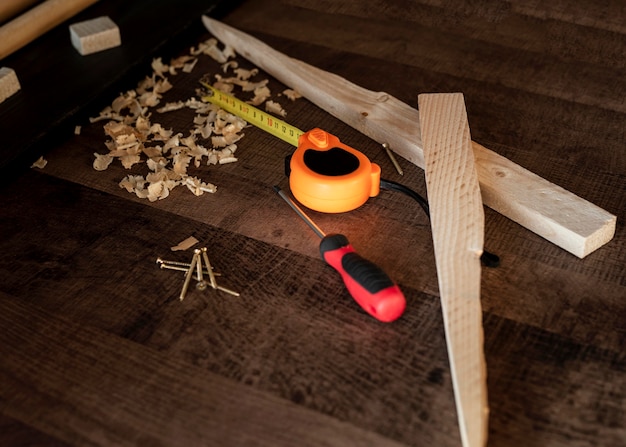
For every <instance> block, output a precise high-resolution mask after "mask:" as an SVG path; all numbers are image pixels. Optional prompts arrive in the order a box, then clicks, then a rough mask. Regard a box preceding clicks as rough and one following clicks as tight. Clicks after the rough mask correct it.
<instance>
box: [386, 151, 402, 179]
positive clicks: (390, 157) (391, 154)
mask: <svg viewBox="0 0 626 447" xmlns="http://www.w3.org/2000/svg"><path fill="white" fill-rule="evenodd" d="M382 146H383V148H384V149H385V152H387V156H388V157H389V159H390V160H391V162H392V163H393V166H394V167H395V168H396V171H398V174H400V175H404V172H403V171H402V168H401V167H400V165H399V164H398V160H396V157H395V156H394V155H393V152H391V149H389V145H388V144H387V143H383V144H382Z"/></svg>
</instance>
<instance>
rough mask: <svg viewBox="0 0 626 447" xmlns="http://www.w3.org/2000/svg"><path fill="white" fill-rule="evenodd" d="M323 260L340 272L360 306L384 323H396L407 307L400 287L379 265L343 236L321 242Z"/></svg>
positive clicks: (332, 235)
mask: <svg viewBox="0 0 626 447" xmlns="http://www.w3.org/2000/svg"><path fill="white" fill-rule="evenodd" d="M320 254H321V255H322V259H324V261H326V263H328V264H329V265H330V266H332V267H333V268H334V269H335V270H337V271H338V272H339V273H340V274H341V276H342V278H343V281H344V283H345V285H346V288H347V289H348V291H349V292H350V294H351V295H352V297H353V298H354V299H355V301H356V302H357V303H359V305H360V306H361V307H362V308H363V309H364V310H365V311H366V312H368V313H369V314H370V315H372V316H374V317H375V318H377V319H379V320H381V321H393V320H395V319H396V318H398V317H399V316H400V315H402V312H404V308H405V306H406V301H405V298H404V295H403V294H402V291H401V290H400V288H399V287H398V286H397V285H396V284H395V283H394V282H393V281H392V280H391V279H390V278H389V276H387V274H386V273H385V272H384V271H383V270H382V269H381V268H380V267H378V266H377V265H376V264H374V263H373V262H371V261H368V260H367V259H365V258H363V257H362V256H360V255H359V254H358V253H356V252H355V251H354V248H352V245H350V242H349V241H348V238H346V237H345V236H344V235H343V234H329V235H327V236H325V237H324V238H323V239H322V242H321V243H320Z"/></svg>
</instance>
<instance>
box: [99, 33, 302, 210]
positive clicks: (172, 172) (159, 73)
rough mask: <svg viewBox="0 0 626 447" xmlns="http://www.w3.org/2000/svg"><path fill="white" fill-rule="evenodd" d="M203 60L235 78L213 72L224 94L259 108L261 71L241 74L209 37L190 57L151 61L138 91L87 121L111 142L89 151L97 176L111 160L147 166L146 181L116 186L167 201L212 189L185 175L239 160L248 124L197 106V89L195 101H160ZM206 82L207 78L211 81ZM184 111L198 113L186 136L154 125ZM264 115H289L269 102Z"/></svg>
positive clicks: (228, 52)
mask: <svg viewBox="0 0 626 447" xmlns="http://www.w3.org/2000/svg"><path fill="white" fill-rule="evenodd" d="M203 56H209V57H211V58H212V59H214V60H215V61H217V62H218V63H219V64H221V69H222V71H223V72H224V73H227V72H231V73H232V76H221V75H219V74H215V75H214V78H215V82H213V85H214V87H215V88H218V89H220V90H222V91H225V92H232V91H233V90H234V89H235V88H237V89H240V90H241V92H244V93H248V92H251V93H252V94H253V95H254V96H253V98H252V99H250V100H249V101H248V102H250V103H251V104H254V105H256V106H258V105H260V104H262V103H263V102H265V101H267V99H268V98H269V97H270V95H271V92H270V89H269V88H268V86H267V84H268V80H267V79H262V80H254V79H253V78H254V77H255V76H257V75H258V74H259V70H258V69H257V68H252V69H244V68H240V67H239V64H238V62H237V61H235V60H229V59H231V58H233V57H235V56H236V55H235V52H234V51H233V50H232V48H229V47H227V46H225V47H223V48H220V44H219V43H218V41H217V40H216V39H214V38H211V39H208V40H206V41H204V42H202V43H200V44H199V46H198V48H193V47H192V48H191V49H190V51H189V54H188V55H184V56H180V57H177V58H175V59H172V60H171V61H170V62H169V64H166V63H165V62H164V61H163V60H162V59H161V58H155V59H153V60H152V63H151V68H152V74H150V75H149V76H146V77H145V78H143V79H142V80H141V81H139V82H138V84H137V88H136V89H134V90H128V91H126V92H123V93H120V94H119V95H118V96H117V97H116V98H115V99H114V100H113V101H112V103H111V105H110V106H107V107H105V108H104V109H103V110H102V111H101V112H100V114H99V115H98V116H97V117H92V118H90V119H89V121H90V122H91V123H95V122H99V121H106V123H105V124H104V126H103V129H104V133H105V135H106V136H107V138H108V139H107V140H106V141H105V143H104V144H105V146H106V148H107V149H108V153H105V154H100V153H94V161H93V168H94V169H95V170H97V171H103V170H106V169H107V168H108V167H109V166H110V165H111V164H113V163H114V162H115V161H116V160H117V161H118V162H119V163H120V164H121V165H122V166H123V167H124V168H125V169H129V170H130V169H133V168H134V167H135V166H136V165H138V164H141V165H143V166H144V168H143V171H144V172H145V168H146V167H147V170H148V171H149V172H148V173H147V174H146V175H145V176H144V175H139V174H135V173H131V174H128V175H126V176H125V177H124V178H123V179H122V180H121V181H120V182H119V186H120V188H122V189H125V190H126V191H128V192H129V193H133V194H135V195H136V196H137V197H138V198H140V199H148V200H149V201H157V200H163V199H165V198H167V197H169V195H170V193H171V191H172V190H173V189H174V188H176V187H177V186H186V187H187V189H188V190H189V191H191V193H193V194H194V195H196V196H200V195H202V194H204V193H205V192H206V193H215V192H216V191H217V186H216V185H214V184H212V183H208V182H205V181H203V180H202V179H200V178H198V177H197V176H195V175H192V174H191V173H190V171H191V170H193V169H197V168H200V167H201V166H202V165H203V164H204V165H206V166H211V165H224V164H229V163H234V162H236V161H237V157H235V155H234V154H235V151H236V150H237V144H236V143H237V142H238V141H239V140H241V138H243V137H244V133H243V132H242V131H243V130H244V129H245V127H247V126H248V124H247V123H246V121H244V120H243V119H241V118H239V117H237V116H235V115H232V114H230V113H228V112H226V111H224V110H222V109H220V108H219V107H218V106H216V105H214V104H211V103H208V102H204V101H201V100H200V99H199V98H200V97H201V96H203V95H204V94H205V92H204V91H203V90H202V89H198V90H197V91H196V93H197V95H198V96H197V97H191V98H188V99H186V100H181V101H174V102H164V101H163V95H164V94H165V93H167V92H168V91H170V90H171V89H172V88H174V85H173V84H172V83H171V82H170V78H171V77H172V76H177V75H178V73H179V72H182V73H190V72H191V71H193V69H194V67H195V66H196V64H197V62H198V60H199V58H201V57H203ZM207 76H208V75H207ZM207 76H205V77H204V78H205V79H208V78H207ZM285 92H286V91H285ZM285 95H287V93H285ZM294 95H295V93H294V94H293V95H292V96H293V97H295V96H294ZM290 99H292V97H290ZM181 109H190V110H193V112H194V114H195V115H194V118H193V120H192V124H193V127H192V129H191V130H189V129H187V130H185V132H184V133H183V132H179V131H175V130H174V129H168V128H165V127H163V126H162V125H161V124H160V123H158V122H157V120H158V116H159V115H160V114H165V113H170V112H174V111H178V110H181ZM266 110H268V111H269V112H270V113H275V114H278V115H280V116H283V117H284V116H285V115H286V112H285V111H284V109H283V108H282V106H281V105H280V104H278V103H276V102H273V101H268V102H267V103H266ZM152 111H154V112H156V113H155V114H153V113H152Z"/></svg>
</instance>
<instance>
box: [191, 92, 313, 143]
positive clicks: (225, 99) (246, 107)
mask: <svg viewBox="0 0 626 447" xmlns="http://www.w3.org/2000/svg"><path fill="white" fill-rule="evenodd" d="M202 85H204V86H205V87H206V88H207V89H208V90H209V92H210V93H211V94H210V95H208V96H205V97H204V98H202V99H203V100H204V101H207V102H210V103H212V104H215V105H217V106H219V107H221V108H222V109H224V110H226V111H227V112H230V113H232V114H233V115H236V116H238V117H239V118H241V119H243V120H245V121H247V122H248V123H250V124H252V125H254V126H256V127H258V128H259V129H261V130H264V131H266V132H268V133H270V134H272V135H274V136H275V137H278V138H280V139H281V140H283V141H286V142H287V143H289V144H291V145H292V146H298V138H300V135H302V134H303V133H304V132H303V131H302V130H300V129H298V128H297V127H294V126H292V125H291V124H288V123H286V122H285V121H282V120H280V119H278V118H275V117H273V116H272V115H269V114H267V113H265V112H263V111H262V110H260V109H257V108H256V107H254V106H252V105H250V104H248V103H246V102H243V101H241V100H239V99H237V98H235V97H234V96H231V95H229V94H227V93H224V92H221V91H219V90H218V89H216V88H215V87H212V86H210V85H209V84H206V83H204V82H203V83H202Z"/></svg>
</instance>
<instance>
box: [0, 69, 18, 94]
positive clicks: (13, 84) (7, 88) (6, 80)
mask: <svg viewBox="0 0 626 447" xmlns="http://www.w3.org/2000/svg"><path fill="white" fill-rule="evenodd" d="M19 89H20V81H18V79H17V75H16V74H15V70H13V69H12V68H7V67H2V68H0V102H2V101H4V100H5V99H7V98H8V97H9V96H11V95H14V94H15V93H17V91H18V90H19Z"/></svg>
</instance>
